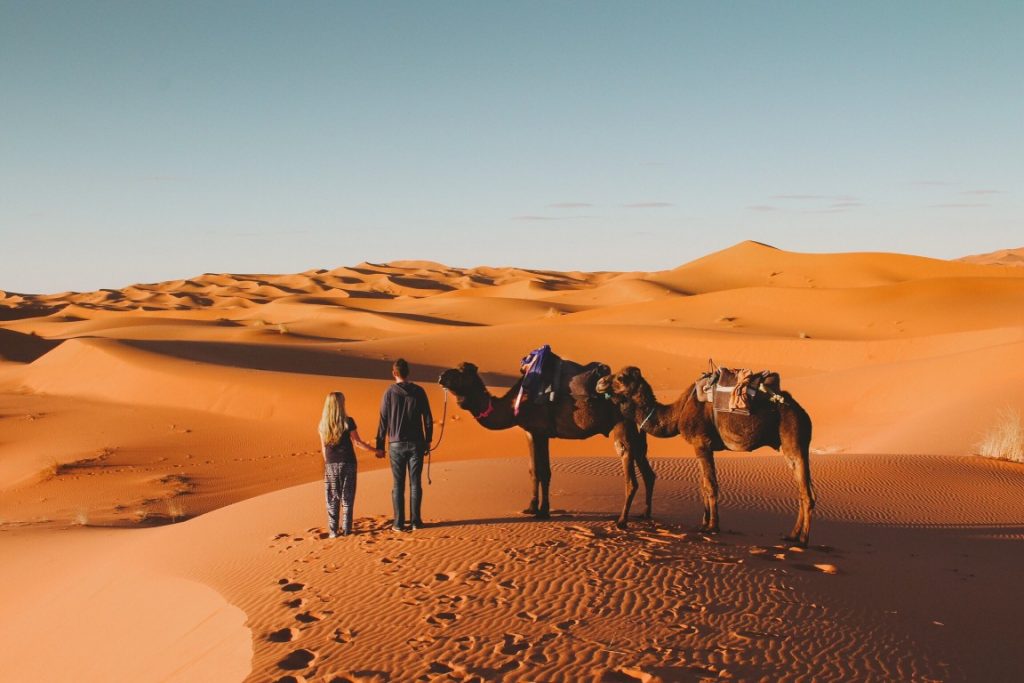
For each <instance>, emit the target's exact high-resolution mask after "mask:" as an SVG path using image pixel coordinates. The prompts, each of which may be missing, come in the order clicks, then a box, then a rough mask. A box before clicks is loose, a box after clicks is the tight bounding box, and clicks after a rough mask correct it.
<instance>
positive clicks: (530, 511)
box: [523, 505, 537, 515]
mask: <svg viewBox="0 0 1024 683" xmlns="http://www.w3.org/2000/svg"><path fill="white" fill-rule="evenodd" d="M523 514H524V515H535V514H537V506H536V505H531V506H529V507H528V508H526V509H524V510H523Z"/></svg>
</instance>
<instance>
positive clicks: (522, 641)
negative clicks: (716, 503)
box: [494, 633, 530, 656]
mask: <svg viewBox="0 0 1024 683" xmlns="http://www.w3.org/2000/svg"><path fill="white" fill-rule="evenodd" d="M529 648H530V641H529V640H527V638H526V636H524V635H522V634H521V633H506V634H505V635H504V636H503V638H502V642H500V643H498V644H497V645H495V646H494V652H495V653H497V654H499V655H510V656H511V655H517V654H519V653H520V652H523V651H524V650H528V649H529Z"/></svg>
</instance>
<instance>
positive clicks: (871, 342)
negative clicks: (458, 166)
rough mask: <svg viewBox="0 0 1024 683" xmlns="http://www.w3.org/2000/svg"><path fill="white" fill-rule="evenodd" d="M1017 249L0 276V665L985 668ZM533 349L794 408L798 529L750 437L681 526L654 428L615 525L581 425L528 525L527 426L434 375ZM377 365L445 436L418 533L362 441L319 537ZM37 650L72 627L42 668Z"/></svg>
mask: <svg viewBox="0 0 1024 683" xmlns="http://www.w3.org/2000/svg"><path fill="white" fill-rule="evenodd" d="M1021 255H1022V254H1021V250H1019V249H1018V250H1006V251H1003V252H996V253H995V254H989V255H984V256H979V257H966V258H965V259H962V260H960V261H942V260H937V259H928V258H921V257H916V256H909V255H901V254H871V253H853V254H803V253H794V252H788V251H784V250H780V249H776V248H774V247H771V246H768V245H764V244H760V243H756V242H743V243H740V244H737V245H734V246H732V247H730V248H727V249H724V250H721V251H719V252H716V253H713V254H709V255H707V256H705V257H703V258H700V259H697V260H695V261H692V262H690V263H686V264H683V265H681V266H679V267H678V268H674V269H671V270H666V271H660V272H651V273H645V272H615V271H607V272H577V271H573V272H557V271H551V270H544V269H527V268H514V267H505V268H497V267H488V266H477V267H470V268H462V267H451V266H446V265H444V264H441V263H435V262H431V261H418V260H403V261H394V262H391V263H382V264H375V263H359V264H356V265H354V266H345V267H337V268H332V269H326V268H324V269H310V270H307V271H305V272H302V273H292V274H259V273H248V274H230V273H205V274H201V275H196V276H193V277H183V278H179V279H175V280H171V281H167V282H158V283H139V284H134V285H131V286H127V287H122V288H120V289H100V290H97V291H93V292H60V293H54V294H23V293H22V294H19V293H12V292H6V291H5V292H2V293H0V493H2V495H0V553H3V555H4V557H16V558H18V559H17V561H16V562H11V563H5V564H4V566H3V567H0V579H2V580H0V586H3V588H0V634H2V635H3V638H4V642H5V643H8V645H9V649H10V650H11V651H12V652H14V653H15V654H16V657H15V658H12V659H11V660H10V662H6V663H5V668H4V673H8V672H15V673H16V675H17V677H18V678H19V679H22V680H28V679H32V678H39V677H43V678H46V677H49V678H52V679H61V678H63V679H68V680H96V681H99V680H104V681H106V680H116V679H118V676H121V677H122V679H125V680H146V679H147V677H149V678H153V679H157V678H159V679H162V680H163V679H174V677H175V676H177V677H178V678H179V679H180V680H217V681H221V680H239V679H243V678H247V679H248V680H261V681H262V680H271V681H282V682H284V681H291V680H295V681H298V680H308V681H313V680H316V681H320V680H324V681H344V680H347V681H378V680H381V681H383V680H393V681H397V680H423V681H466V682H468V681H489V680H592V681H598V682H601V683H612V682H615V683H622V682H624V681H625V682H627V683H628V682H630V681H659V680H660V681H676V680H684V681H688V680H692V681H707V680H723V679H730V678H732V679H738V680H777V679H786V678H806V679H808V680H811V679H813V678H815V677H823V678H831V679H837V680H844V679H845V680H898V679H899V680H902V679H910V680H965V679H970V680H973V679H977V680H1008V678H1009V677H1012V675H1013V674H1015V673H1016V672H1018V671H1019V670H1021V668H1022V667H1024V662H1022V661H1020V658H1019V656H1017V655H1016V652H1017V649H1015V648H1016V644H1015V640H1013V637H1014V636H1015V634H1016V630H1014V626H1015V625H1016V623H1017V621H1019V615H1020V613H1021V612H1024V598H1021V597H1020V596H1021V592H1020V591H1013V590H1009V589H1008V586H1009V585H1010V584H1008V583H1007V577H1009V576H1014V575H1015V574H1014V572H1015V571H1016V568H1017V567H1018V566H1019V565H1020V563H1021V562H1024V557H1022V556H1021V550H1020V549H1021V547H1022V545H1021V543H1020V541H1021V539H1022V531H1021V530H1022V529H1024V518H1022V517H1021V513H1020V509H1019V508H1020V506H1019V500H1020V497H1021V490H1022V486H1024V471H1022V470H1021V467H1020V466H1019V465H1017V464H1012V463H1004V462H998V461H989V460H983V459H980V458H976V457H974V455H973V454H974V453H975V452H976V451H977V450H978V444H979V442H980V441H981V440H982V439H983V438H984V437H985V435H986V434H987V433H989V432H991V431H992V430H994V429H999V428H1000V427H1001V426H1002V425H1004V424H1005V422H1006V420H1008V419H1012V418H1013V416H1014V415H1022V414H1024V366H1022V364H1021V363H1020V358H1021V357H1024V318H1022V316H1021V311H1022V310H1024V268H1020V267H1008V266H1010V265H1013V264H1015V263H1018V262H1019V261H1020V257H1021ZM541 344H551V345H552V347H553V348H554V349H555V350H556V351H557V352H558V353H559V354H560V355H562V356H563V357H566V358H570V359H573V360H576V361H578V362H581V363H585V362H589V361H601V362H604V363H607V364H608V365H611V366H612V367H613V368H615V369H618V368H621V367H623V366H626V365H636V366H639V367H641V368H642V370H643V374H644V377H645V378H647V379H648V381H649V382H650V383H651V386H652V388H653V390H654V392H655V393H656V394H657V397H658V398H659V399H660V400H661V401H662V402H671V401H674V400H675V399H676V398H677V397H679V396H680V394H682V393H683V392H686V391H688V390H689V388H690V386H691V385H692V383H693V382H694V380H695V379H696V378H697V377H698V376H699V374H700V373H701V372H702V371H703V370H705V369H706V368H707V367H708V361H709V358H713V359H714V360H715V361H716V362H717V363H719V364H722V365H726V366H730V367H745V368H751V369H755V370H761V369H771V370H775V371H777V372H779V373H781V377H782V388H783V389H785V390H788V391H790V392H792V394H793V396H794V397H796V398H797V400H798V401H799V402H800V404H801V405H802V406H803V407H804V408H805V409H806V410H807V412H808V413H809V414H810V415H811V418H812V420H813V435H812V441H811V453H812V458H811V460H812V464H811V468H812V472H813V476H814V481H815V487H816V491H817V497H818V508H817V510H816V512H815V514H816V517H815V520H816V521H815V531H814V534H815V535H814V536H813V537H812V540H811V543H812V545H811V546H810V547H809V548H807V549H803V548H794V547H791V546H789V545H788V544H785V543H780V542H779V540H778V539H777V538H776V537H775V533H776V532H777V531H778V529H781V528H783V527H784V526H785V525H786V524H787V523H788V521H790V520H791V519H792V514H793V494H794V489H793V482H792V477H791V476H790V475H789V474H788V471H787V470H786V469H785V465H784V463H783V462H782V459H781V458H780V457H778V456H777V455H774V452H772V451H770V450H768V449H761V450H760V451H757V452H755V453H754V454H750V455H741V454H732V453H722V454H720V455H719V457H718V460H717V461H718V463H719V465H718V466H719V468H720V472H721V481H722V489H721V496H720V509H721V520H722V528H723V533H722V534H720V535H718V536H717V537H714V538H712V537H706V538H705V537H704V536H703V535H701V534H698V533H696V532H694V530H693V529H691V528H689V527H687V526H685V525H686V524H687V523H689V522H692V520H693V519H695V518H696V516H697V511H698V509H699V508H698V505H699V502H698V501H699V495H698V492H697V464H696V462H695V461H694V459H693V458H692V454H691V453H690V450H689V448H688V447H687V446H685V445H684V443H683V441H682V440H679V439H650V440H649V449H650V455H651V456H652V463H653V465H654V469H655V471H656V473H657V475H658V477H659V478H658V481H657V486H656V487H655V493H654V518H655V521H654V522H651V523H646V524H636V525H634V526H633V527H632V528H631V530H630V531H628V532H621V531H619V530H618V529H616V528H615V527H614V525H613V523H612V518H613V517H614V516H615V514H616V512H617V511H618V507H619V505H620V501H621V487H622V482H621V475H620V473H619V470H620V463H619V461H618V459H616V458H608V457H599V456H601V455H603V454H606V453H609V452H612V449H613V445H612V444H609V443H608V442H607V440H606V439H605V438H604V437H602V436H597V437H594V438H593V439H590V440H587V441H556V442H553V443H552V453H553V455H554V456H555V457H554V459H553V469H554V470H555V478H554V480H553V487H552V505H553V507H554V510H553V519H551V520H550V521H545V522H536V521H533V520H530V521H526V520H524V518H522V517H520V516H519V515H518V512H517V511H518V510H521V509H522V508H523V507H524V504H525V503H527V499H526V486H527V481H528V473H527V470H528V464H527V462H526V458H525V457H524V456H525V453H526V448H525V444H524V442H523V436H522V434H521V433H520V432H519V431H518V430H506V431H498V432H488V431H486V430H484V429H483V428H482V427H481V426H480V425H478V424H477V422H476V421H475V420H474V419H473V417H472V416H471V415H469V414H468V413H467V412H466V411H463V410H461V409H459V408H457V406H455V401H454V399H452V398H451V397H447V398H448V403H447V408H446V407H445V406H446V404H445V399H446V396H447V395H446V394H445V393H444V392H443V391H442V389H441V388H440V387H439V386H438V385H437V383H436V380H437V377H438V375H439V374H440V373H441V372H442V371H443V370H445V369H447V368H451V367H453V366H455V365H456V364H458V363H459V362H461V361H472V362H474V363H475V364H476V365H478V366H479V368H480V374H481V377H482V378H483V379H484V380H485V382H486V383H487V385H488V386H489V387H491V388H492V390H493V391H494V392H496V393H498V394H500V393H503V392H504V391H505V390H506V389H507V388H508V387H510V386H511V385H512V384H513V383H514V382H515V381H516V380H517V378H518V376H519V368H518V362H519V359H520V358H521V357H522V356H523V355H524V354H525V353H526V352H528V351H530V350H531V349H534V348H536V347H538V346H540V345H541ZM399 356H402V357H405V358H407V359H408V360H409V362H410V363H411V365H412V368H413V375H412V379H413V380H414V381H416V382H418V383H420V384H421V385H422V386H423V387H424V388H425V390H426V391H427V394H428V396H429V398H430V401H431V403H432V405H433V409H434V419H435V423H436V425H435V427H440V426H441V424H442V423H443V425H444V428H445V429H444V433H445V436H444V441H443V443H442V444H441V447H440V448H439V449H437V450H436V451H435V452H434V453H433V460H432V467H433V470H432V477H433V481H434V483H433V485H430V486H428V488H427V493H426V498H425V510H426V514H427V516H428V520H427V521H428V523H430V522H436V525H435V527H434V528H429V527H428V528H427V529H426V530H421V531H418V532H416V533H415V534H414V535H412V536H405V535H397V534H393V533H391V532H390V531H388V529H387V527H388V524H387V514H388V505H389V496H388V486H389V478H388V476H387V472H386V470H385V468H386V467H387V461H386V460H377V459H374V458H372V457H368V456H365V455H364V454H362V453H360V471H361V474H360V479H361V483H360V484H359V495H358V497H357V504H356V506H357V507H356V510H357V511H356V515H357V518H358V519H357V523H356V528H357V531H358V533H357V535H356V536H354V537H352V538H349V539H340V540H344V541H345V543H334V544H330V543H328V541H327V539H325V538H324V536H325V532H324V529H323V520H322V517H323V511H322V509H321V508H322V495H323V491H322V484H321V483H319V482H318V480H319V478H320V477H321V476H322V465H321V455H320V453H319V442H318V438H317V436H316V423H317V420H318V418H319V414H320V410H321V406H322V404H323V398H324V395H325V394H326V393H327V392H329V391H336V390H340V391H343V392H344V393H345V394H346V396H347V407H348V412H349V414H350V415H351V416H352V417H354V419H355V420H356V421H357V423H358V427H359V429H360V432H361V434H362V435H363V437H364V438H370V439H372V438H373V437H374V435H375V433H376V427H377V418H378V413H379V405H380V404H379V401H380V397H381V394H382V392H383V391H384V390H385V388H386V387H387V386H388V383H389V382H390V367H391V363H392V361H393V360H394V359H395V358H397V357H399ZM439 432H440V430H439V429H437V430H436V431H435V433H439ZM380 470H385V471H380ZM310 482H313V483H310ZM818 520H820V522H819V521H818ZM348 541H351V542H350V543H349V542H348ZM815 544H817V545H815ZM34 567H35V568H37V569H36V570H34V569H33V568H34ZM353 585H356V586H358V587H359V590H358V591H356V592H355V594H353V591H352V586H353ZM53 587H59V589H60V591H61V593H60V595H59V596H57V595H55V594H53V593H52V590H51V589H53ZM935 594H946V595H957V596H958V600H956V601H948V602H944V603H942V604H938V603H936V602H935V600H934V595H935ZM161 596H162V597H161ZM960 598H962V599H960ZM178 603H180V609H177V605H178ZM124 604H131V605H132V606H133V609H134V611H132V612H130V615H129V617H127V618H119V616H118V611H117V610H118V609H121V606H122V605H124ZM243 614H244V616H243ZM169 615H170V616H169ZM172 617H173V618H172ZM76 619H77V621H76ZM243 621H244V624H243ZM54 624H57V626H54ZM83 628H84V629H88V630H89V633H88V634H87V635H85V636H83V637H81V638H79V639H76V638H75V637H76V629H83ZM53 639H58V640H65V641H71V640H73V641H74V643H73V646H69V647H66V648H63V649H62V650H61V651H62V652H65V653H66V655H67V656H66V657H65V658H63V659H62V658H59V657H54V658H50V659H48V660H47V661H45V662H44V663H43V664H45V665H42V664H40V663H39V662H40V660H41V659H43V658H44V657H45V656H46V653H47V652H50V651H52V649H53V648H52V646H53ZM136 641H139V642H138V643H137V644H136V645H134V646H133V645H132V644H133V643H136ZM168 643H169V645H167V647H162V646H163V645H165V644H168ZM794 644H796V645H797V647H794ZM122 645H125V646H126V647H128V649H130V650H132V652H134V653H135V654H136V655H137V656H135V655H133V656H131V657H128V656H125V655H123V653H122V654H121V655H119V654H118V651H117V649H118V648H119V647H121V646H122ZM158 645H159V646H161V647H157V646H158ZM87 655H96V657H95V659H96V663H95V665H94V666H91V668H90V667H83V666H81V665H80V664H81V661H82V660H84V659H88V656H87ZM119 656H120V659H118V657H119ZM147 659H151V660H152V662H153V665H152V667H150V668H149V669H147V668H146V666H145V661H146V660H147ZM76 664H79V666H77V667H76ZM175 667H177V668H175ZM11 675H14V674H11Z"/></svg>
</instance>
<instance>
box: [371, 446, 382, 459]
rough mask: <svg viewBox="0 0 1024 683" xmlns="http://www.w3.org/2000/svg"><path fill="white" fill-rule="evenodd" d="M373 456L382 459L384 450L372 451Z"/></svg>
mask: <svg viewBox="0 0 1024 683" xmlns="http://www.w3.org/2000/svg"><path fill="white" fill-rule="evenodd" d="M373 454H374V455H375V456H377V457H378V458H383V457H384V449H383V448H377V449H375V450H374V452H373Z"/></svg>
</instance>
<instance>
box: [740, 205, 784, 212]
mask: <svg viewBox="0 0 1024 683" xmlns="http://www.w3.org/2000/svg"><path fill="white" fill-rule="evenodd" d="M747 210H748V211H779V210H780V209H779V207H777V206H767V205H766V204H757V205H755V206H748V207H747Z"/></svg>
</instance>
